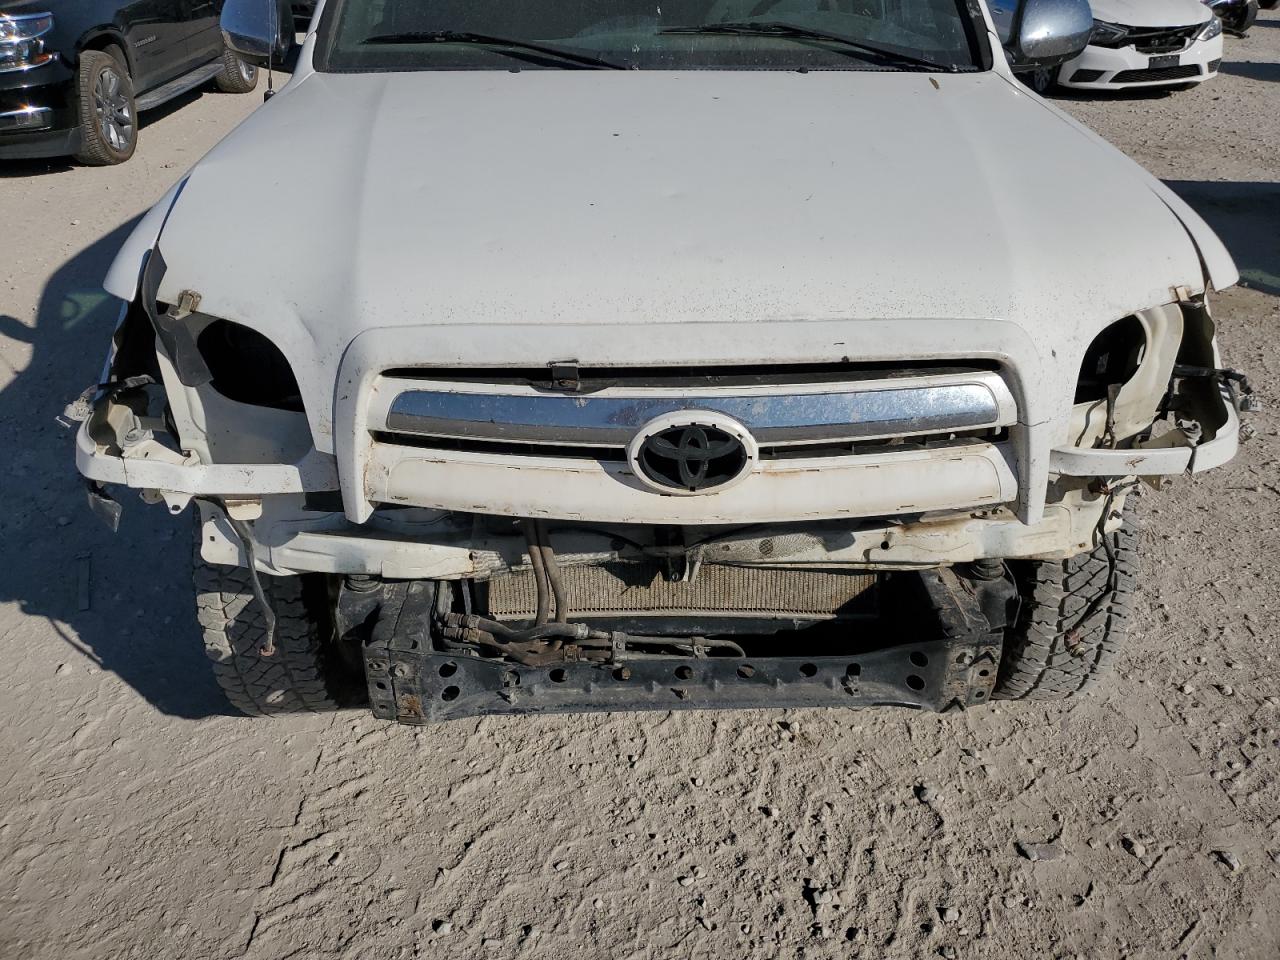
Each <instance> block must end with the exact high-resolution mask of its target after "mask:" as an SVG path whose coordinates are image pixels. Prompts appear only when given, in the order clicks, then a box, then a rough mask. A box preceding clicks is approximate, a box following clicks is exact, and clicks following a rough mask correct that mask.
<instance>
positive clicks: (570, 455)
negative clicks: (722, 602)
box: [373, 388, 1105, 463]
mask: <svg viewBox="0 0 1280 960" xmlns="http://www.w3.org/2000/svg"><path fill="white" fill-rule="evenodd" d="M1103 392H1104V395H1105V388H1104V391H1103ZM1077 402H1078V401H1077ZM373 439H374V440H375V441H376V442H378V443H386V444H391V445H394V446H398V447H413V448H415V449H418V450H438V451H440V452H442V453H447V452H455V453H484V454H491V455H493V456H501V457H554V458H557V459H566V460H596V461H598V462H600V463H626V461H627V452H626V450H625V449H624V448H622V447H603V446H586V445H581V444H568V443H565V444H560V443H514V442H512V441H509V440H483V439H465V440H464V439H457V438H454V437H427V436H418V435H416V434H407V433H388V432H376V433H374V434H373ZM1008 439H1009V431H1008V429H1007V428H1005V427H988V428H983V429H979V430H965V431H955V432H951V433H937V434H925V435H922V436H915V437H891V438H887V439H886V438H882V439H877V440H848V441H843V442H840V443H830V442H828V443H808V444H805V443H797V444H788V445H786V446H763V447H761V448H760V460H761V461H762V462H771V461H776V460H801V459H818V458H825V457H847V456H851V455H854V454H869V453H905V452H907V451H909V450H926V449H934V448H936V447H944V446H956V447H959V446H970V445H972V444H975V443H1003V442H1005V441H1007V440H1008Z"/></svg>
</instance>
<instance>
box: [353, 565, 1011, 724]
mask: <svg viewBox="0 0 1280 960" xmlns="http://www.w3.org/2000/svg"><path fill="white" fill-rule="evenodd" d="M920 576H921V579H922V581H924V586H925V588H926V590H927V592H928V594H929V599H930V601H931V602H932V603H933V605H934V607H935V610H936V612H937V614H938V621H939V623H940V624H941V626H942V631H941V636H937V634H936V633H935V634H934V635H933V636H929V637H928V638H927V639H922V641H921V642H909V643H903V644H901V645H896V646H891V647H886V648H881V649H876V650H871V651H865V652H850V653H848V654H847V655H844V656H821V657H790V656H788V657H768V656H766V657H759V658H756V657H746V658H736V657H734V658H730V657H711V658H701V659H699V658H692V657H678V656H670V657H668V656H655V657H624V658H620V659H618V660H617V661H615V662H613V663H586V662H581V661H579V662H564V663H559V664H554V665H549V666H545V667H528V666H523V665H520V664H516V663H510V662H505V661H500V660H494V659H483V658H479V657H470V656H466V655H459V654H458V653H451V652H441V651H438V650H434V649H431V644H430V642H429V640H428V637H427V633H428V631H429V628H425V627H426V625H425V624H424V623H423V619H422V618H420V617H418V616H417V615H416V614H411V611H413V610H414V608H415V607H417V609H418V610H422V608H423V606H425V604H424V605H418V604H415V603H414V600H413V598H412V597H408V598H406V599H407V601H408V602H407V603H405V602H402V604H398V605H397V606H398V607H399V610H398V613H397V615H396V616H394V617H393V618H390V622H392V623H394V624H395V626H394V627H392V628H390V629H383V630H379V629H375V630H374V634H373V637H372V639H371V640H370V641H369V642H367V643H366V644H365V647H364V663H365V674H366V678H367V680H368V686H369V698H370V703H371V705H372V708H373V713H374V715H375V716H377V717H380V718H382V719H386V720H398V721H400V722H401V723H408V724H424V723H431V722H435V721H440V720H454V719H460V718H464V717H475V716H481V715H485V714H535V713H583V712H597V711H609V710H626V711H631V710H706V709H722V708H778V707H865V706H901V707H908V708H912V709H923V710H934V711H940V712H942V711H950V710H956V709H962V708H964V707H966V706H970V705H975V704H981V703H985V702H986V701H987V700H989V699H990V698H991V693H992V689H993V687H994V685H995V680H996V672H997V668H998V667H999V663H1000V650H1001V647H1000V638H1001V633H1002V630H1003V622H998V623H994V624H993V623H992V622H991V621H992V620H993V619H994V620H997V621H1002V618H1001V616H1000V615H999V614H997V615H995V616H994V617H991V618H990V619H989V618H988V616H987V615H984V613H983V611H984V609H985V610H988V611H990V610H992V609H993V608H998V607H999V606H1000V605H1001V604H1002V603H1003V602H1004V598H1003V597H1002V596H1001V595H1000V593H999V590H998V588H995V592H994V594H992V593H984V592H983V587H982V585H980V584H979V585H977V587H976V588H975V586H974V585H973V584H971V583H970V582H969V581H963V580H961V578H959V577H957V576H955V575H954V574H952V573H950V572H949V571H928V572H925V573H922V574H920ZM1001 582H1003V581H1001ZM424 585H425V584H424V583H423V582H422V581H418V582H417V583H416V584H414V585H407V589H408V590H409V592H410V593H413V592H414V589H413V588H414V586H424ZM423 599H424V600H425V599H428V598H427V597H425V596H424V597H423ZM406 614H410V617H409V620H408V623H406Z"/></svg>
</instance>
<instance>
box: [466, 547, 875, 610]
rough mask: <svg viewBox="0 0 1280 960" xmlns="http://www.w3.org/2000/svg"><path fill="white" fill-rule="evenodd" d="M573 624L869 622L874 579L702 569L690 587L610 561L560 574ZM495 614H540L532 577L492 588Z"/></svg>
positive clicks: (645, 568) (524, 574) (512, 578)
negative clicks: (691, 618) (685, 618)
mask: <svg viewBox="0 0 1280 960" xmlns="http://www.w3.org/2000/svg"><path fill="white" fill-rule="evenodd" d="M561 576H562V578H563V580H564V587H565V591H566V595H567V596H568V597H569V601H570V605H571V607H572V610H573V616H574V618H583V617H609V616H657V615H662V616H677V615H682V614H688V615H696V616H707V617H769V618H785V617H799V618H803V619H806V620H829V619H834V618H842V617H847V616H858V615H865V614H866V612H867V609H868V603H869V602H870V601H871V600H872V597H873V591H874V588H875V585H876V576H875V574H865V573H845V572H827V571H816V572H815V571H808V570H770V569H766V568H759V567H731V566H723V565H719V564H703V565H702V566H701V567H700V568H699V570H698V573H697V576H696V577H694V579H693V581H692V582H689V583H685V582H682V581H671V580H667V579H666V578H665V577H664V576H663V575H662V573H661V571H660V568H659V566H658V564H657V563H656V562H628V561H610V562H607V563H603V564H599V565H592V566H566V567H564V568H562V570H561ZM488 607H489V615H490V616H491V617H493V618H494V619H497V620H527V619H529V618H531V617H533V616H534V615H535V613H536V610H537V589H536V586H535V581H534V576H533V572H532V571H530V570H525V571H519V572H516V573H513V574H511V575H509V576H505V577H499V578H497V579H494V580H492V581H490V582H489V599H488Z"/></svg>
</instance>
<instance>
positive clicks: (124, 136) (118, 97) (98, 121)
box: [76, 50, 138, 167]
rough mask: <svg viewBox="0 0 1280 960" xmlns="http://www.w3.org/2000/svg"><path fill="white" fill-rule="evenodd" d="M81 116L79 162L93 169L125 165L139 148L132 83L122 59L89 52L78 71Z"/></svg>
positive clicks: (82, 57) (102, 51) (85, 53)
mask: <svg viewBox="0 0 1280 960" xmlns="http://www.w3.org/2000/svg"><path fill="white" fill-rule="evenodd" d="M76 86H77V92H78V95H79V96H78V99H79V114H80V151H79V152H78V153H77V154H76V159H77V160H79V161H80V162H81V163H87V164H90V165H91V166H97V167H101V166H109V165H111V164H114V163H124V162H125V161H126V160H128V159H129V158H130V157H132V156H133V151H134V149H135V148H136V147H137V145H138V116H137V109H136V107H135V105H134V101H133V81H132V80H130V79H129V69H128V68H127V67H126V66H125V65H124V57H123V55H115V54H113V53H112V52H111V51H105V50H86V51H84V52H83V53H82V54H80V66H79V67H78V68H77V70H76Z"/></svg>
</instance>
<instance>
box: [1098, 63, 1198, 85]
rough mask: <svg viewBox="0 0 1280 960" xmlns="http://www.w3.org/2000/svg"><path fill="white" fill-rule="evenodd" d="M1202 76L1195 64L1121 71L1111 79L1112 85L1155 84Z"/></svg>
mask: <svg viewBox="0 0 1280 960" xmlns="http://www.w3.org/2000/svg"><path fill="white" fill-rule="evenodd" d="M1198 76H1200V68H1199V67H1197V66H1196V65H1195V64H1185V65H1183V66H1180V67H1158V68H1156V69H1150V68H1148V69H1144V70H1121V71H1120V72H1119V73H1117V74H1116V75H1115V76H1114V77H1112V78H1111V82H1112V83H1154V82H1155V81H1158V80H1186V79H1188V78H1189V77H1198Z"/></svg>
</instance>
